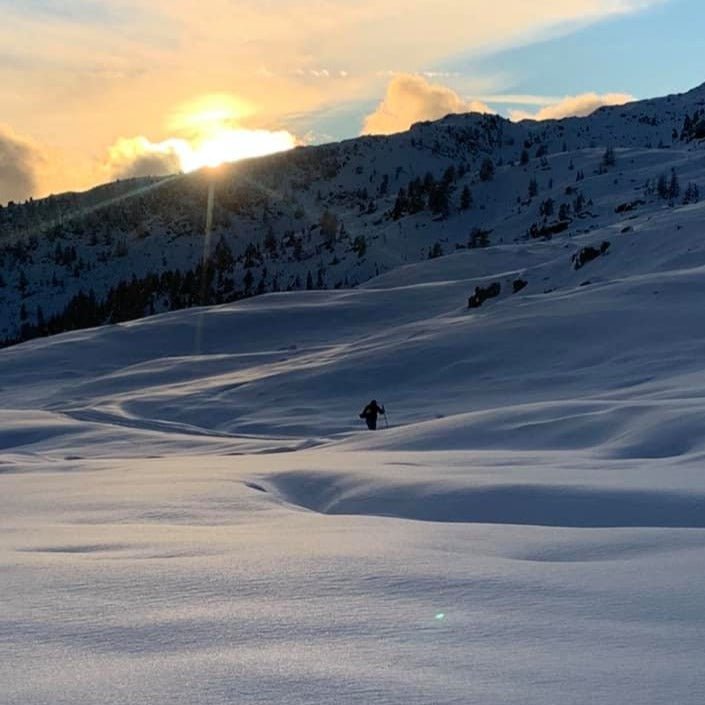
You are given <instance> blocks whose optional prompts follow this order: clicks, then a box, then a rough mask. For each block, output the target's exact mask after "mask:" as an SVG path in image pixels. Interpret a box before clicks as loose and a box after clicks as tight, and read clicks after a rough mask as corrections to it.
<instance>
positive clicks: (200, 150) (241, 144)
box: [180, 127, 296, 172]
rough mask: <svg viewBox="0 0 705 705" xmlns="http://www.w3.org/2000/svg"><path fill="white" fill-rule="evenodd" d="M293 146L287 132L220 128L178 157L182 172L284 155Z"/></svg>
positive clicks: (294, 142) (294, 143) (293, 141)
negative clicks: (267, 156)
mask: <svg viewBox="0 0 705 705" xmlns="http://www.w3.org/2000/svg"><path fill="white" fill-rule="evenodd" d="M295 146H296V138H295V137H294V136H293V135H292V134H291V133H290V132H287V131H286V130H279V131H276V132H272V131H270V130H249V129H246V128H238V127H234V128H225V127H221V128H218V129H216V130H212V131H211V132H210V134H208V135H204V136H203V137H201V138H199V139H197V140H195V141H194V142H193V143H192V144H190V145H189V147H190V148H189V149H188V150H186V151H185V152H184V153H183V154H181V155H180V159H181V167H182V169H183V170H184V171H187V172H188V171H195V170H196V169H201V168H203V167H206V166H208V167H216V166H220V165H221V164H225V163H227V162H236V161H239V160H241V159H249V158H250V157H263V156H265V155H267V154H274V153H275V152H284V151H286V150H288V149H292V148H293V147H295Z"/></svg>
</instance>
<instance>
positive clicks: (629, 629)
mask: <svg viewBox="0 0 705 705" xmlns="http://www.w3.org/2000/svg"><path fill="white" fill-rule="evenodd" d="M454 119H455V118H454ZM578 124H579V123H578ZM417 129H426V128H425V127H423V126H422V127H421V128H417ZM603 151H604V150H603ZM665 153H667V154H668V155H669V158H674V155H675V151H674V150H667V151H666V152H665ZM697 154H698V153H697V152H694V153H693V154H692V155H690V156H691V157H692V158H693V159H697V158H698V157H697ZM623 158H624V157H622V156H620V157H619V159H623ZM628 158H629V159H631V158H634V159H635V160H639V159H643V160H644V161H643V164H644V165H646V164H647V163H650V160H651V159H653V158H654V157H653V154H652V153H651V152H650V151H648V150H647V151H645V152H644V154H643V156H641V157H640V156H637V155H636V154H634V156H633V157H628ZM595 159H596V161H599V158H598V156H596V157H595ZM658 163H659V164H660V162H658ZM687 164H689V165H690V164H691V162H690V161H688V162H687ZM644 168H645V169H646V166H645V167H644ZM650 168H651V167H649V169H650ZM659 168H660V167H659ZM687 168H688V169H690V168H691V167H690V166H688V167H687ZM685 171H686V167H684V172H685ZM595 178H596V179H597V178H598V177H597V176H596V177H595ZM599 178H602V177H599ZM611 178H612V179H614V178H617V177H616V176H615V175H614V173H613V175H612V177H611ZM587 180H588V179H587V174H586V181H587ZM594 193H595V194H597V193H598V189H597V188H596V189H595V191H594ZM599 193H602V194H603V196H600V198H604V201H605V204H604V207H602V206H597V205H596V206H595V209H596V211H598V212H599V213H601V214H604V215H598V217H597V218H594V219H592V218H586V219H585V220H584V221H583V220H576V221H573V223H578V222H584V223H585V224H586V225H585V227H584V228H581V229H584V230H586V232H584V233H582V234H581V233H579V232H578V231H577V230H574V229H572V230H571V234H570V235H566V236H563V235H562V236H561V237H555V238H553V239H550V240H544V239H529V240H522V239H519V241H518V242H513V239H512V238H510V237H508V231H507V232H506V233H505V235H504V236H502V237H500V238H499V239H504V242H503V243H502V242H500V241H499V240H497V241H496V242H495V245H494V246H492V247H488V248H483V249H475V250H470V251H459V252H455V253H453V254H451V255H448V256H444V257H438V258H435V259H433V260H426V261H422V262H416V263H412V264H408V265H406V266H403V267H401V268H398V269H395V270H394V271H390V272H388V273H386V274H383V275H381V276H379V277H377V278H374V279H372V280H370V281H368V282H367V283H366V284H365V285H363V286H360V287H358V288H356V289H352V290H351V289H340V290H337V291H292V292H288V293H272V294H267V295H264V296H259V297H255V298H251V299H248V300H244V301H240V302H237V303H230V304H225V305H221V306H216V307H209V308H193V309H190V310H188V311H180V312H173V313H167V314H162V315H158V316H154V317H150V318H145V319H142V320H139V321H133V322H130V323H122V324H119V325H110V326H104V327H101V328H95V329H89V330H83V331H78V332H72V333H66V334H63V335H60V336H55V337H52V338H47V339H39V340H34V341H31V342H28V343H24V344H22V345H18V346H14V347H10V348H7V349H4V350H2V351H0V408H1V409H2V412H0V416H1V417H2V418H1V421H2V423H1V424H0V428H1V430H0V448H2V452H3V455H2V460H1V462H2V464H1V465H0V527H1V529H0V594H2V600H0V683H2V694H3V697H2V701H3V703H7V704H8V705H39V704H45V703H46V704H49V703H51V705H64V704H66V705H68V704H69V703H70V704H71V705H81V704H86V705H87V704H89V703H90V704H91V705H94V704H95V703H101V704H102V703H130V705H147V704H149V705H161V704H162V703H164V704H166V703H169V704H170V705H174V704H175V703H178V704H182V703H183V705H192V704H194V703H206V704H208V705H211V704H213V705H215V704H218V705H221V704H225V703H239V704H245V705H249V704H250V703H267V704H270V703H287V704H290V705H293V704H296V703H299V704H304V703H306V704H310V703H321V704H323V703H340V704H345V703H368V702H375V703H386V704H392V703H394V704H397V703H415V704H418V705H421V704H423V705H427V704H429V703H433V704H434V705H450V704H451V703H453V704H454V705H455V704H458V705H460V704H465V703H483V704H484V705H493V704H497V705H499V704H502V705H508V704H509V705H515V704H516V705H519V704H521V705H566V704H568V703H570V704H580V705H587V704H588V703H595V702H600V703H640V705H661V704H662V703H666V702H668V703H678V704H679V705H700V703H702V701H703V696H704V695H705V667H704V664H705V662H704V660H703V646H704V645H705V608H704V605H705V587H704V583H703V566H704V565H705V475H704V474H703V471H702V463H703V458H705V363H703V360H705V326H703V313H702V300H703V295H704V294H705V244H704V243H705V240H704V239H703V225H702V223H703V216H704V215H705V204H700V203H698V204H691V205H687V206H683V205H679V207H677V208H675V207H674V208H670V207H669V206H668V205H667V204H665V203H664V204H660V203H657V202H656V201H653V202H652V203H650V204H648V205H646V206H641V205H640V206H637V207H636V208H635V210H634V211H627V212H626V213H620V214H615V213H614V209H613V207H612V208H611V212H612V215H613V216H614V217H612V216H611V217H610V219H607V218H606V214H607V213H608V211H609V210H610V209H608V207H607V204H608V203H610V201H611V198H608V196H609V193H608V191H607V189H606V188H605V189H604V191H600V192H599ZM596 203H597V201H596ZM610 205H611V204H610ZM414 217H416V216H414ZM588 223H590V224H591V225H592V229H589V228H588V227H587V224H588ZM395 227H398V226H397V225H396V224H390V225H389V228H390V229H393V228H395ZM498 227H499V226H498ZM501 232H502V231H499V230H498V232H497V233H496V234H500V233H501ZM603 242H608V243H609V246H608V247H606V248H603V247H602V243H603ZM586 248H592V249H591V250H587V249H586ZM602 250H604V251H602ZM586 252H591V253H592V254H594V255H596V256H595V257H594V259H592V260H591V261H587V262H585V260H586V257H585V253H586ZM581 253H583V255H582V257H581V256H580V255H581ZM576 262H578V263H580V262H584V264H583V266H582V267H580V268H579V269H577V270H576V269H575V266H576ZM518 281H521V282H526V285H525V286H523V288H519V287H515V284H514V283H515V282H518ZM493 283H498V284H499V285H500V293H499V296H497V297H494V298H491V299H489V300H487V301H485V302H484V303H483V304H482V306H481V307H479V308H473V309H468V308H467V299H468V296H469V295H470V294H472V293H473V292H474V290H475V287H476V286H479V287H482V288H483V289H484V288H486V287H489V286H491V285H492V284H493ZM515 288H516V289H518V290H517V291H516V293H514V290H515ZM372 397H376V398H377V399H378V400H380V401H381V402H383V403H385V404H386V407H387V411H388V421H389V422H390V428H388V429H387V428H384V429H382V430H380V431H378V432H376V433H370V432H367V431H362V430H361V428H360V425H361V422H360V420H359V418H358V417H357V414H358V413H359V411H360V409H361V408H362V406H363V404H365V403H366V402H367V401H369V399H370V398H372ZM382 425H384V424H382Z"/></svg>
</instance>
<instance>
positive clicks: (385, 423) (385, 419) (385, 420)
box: [384, 406, 389, 428]
mask: <svg viewBox="0 0 705 705" xmlns="http://www.w3.org/2000/svg"><path fill="white" fill-rule="evenodd" d="M384 427H385V428H389V421H388V420H387V407H386V406H385V407H384Z"/></svg>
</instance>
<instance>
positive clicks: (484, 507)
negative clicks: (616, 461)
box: [267, 472, 705, 528]
mask: <svg viewBox="0 0 705 705" xmlns="http://www.w3.org/2000/svg"><path fill="white" fill-rule="evenodd" d="M267 484H268V485H269V486H270V489H271V491H272V492H274V493H275V495H277V496H278V497H279V498H281V499H282V500H283V501H285V502H288V503H290V504H292V505H295V506H298V507H302V508H304V509H308V510H311V511H315V512H319V513H321V514H345V515H362V516H378V517H394V518H398V519H412V520H416V521H432V522H452V523H457V522H463V523H476V524H515V525H530V526H558V527H572V528H580V527H583V528H609V527H671V528H705V495H703V494H685V493H676V492H667V491H654V490H625V489H611V488H592V487H576V486H560V485H520V484H513V485H491V486H449V485H441V486H439V485H434V484H432V483H428V484H420V483H414V484H379V483H376V482H365V481H359V482H358V481H356V480H355V479H352V478H350V477H345V476H336V475H324V474H320V473H305V472H294V473H284V474H280V475H276V476H274V477H273V478H270V479H269V481H268V483H267Z"/></svg>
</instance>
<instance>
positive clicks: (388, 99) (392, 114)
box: [362, 74, 493, 135]
mask: <svg viewBox="0 0 705 705" xmlns="http://www.w3.org/2000/svg"><path fill="white" fill-rule="evenodd" d="M468 112H479V113H491V112H493V111H492V110H491V109H490V108H489V107H488V106H487V105H485V103H481V102H479V101H470V102H467V101H464V100H463V99H462V98H461V97H460V96H459V95H458V94H457V93H456V92H455V91H454V90H452V89H451V88H447V87H446V86H440V85H437V84H432V83H429V82H428V81H427V80H426V79H425V78H424V77H423V76H417V75H411V74H399V75H398V76H395V77H394V78H393V79H392V80H391V81H390V82H389V85H388V86H387V93H386V95H385V96H384V100H382V102H381V103H380V104H379V105H378V106H377V109H376V110H375V111H374V112H373V113H372V114H371V115H368V116H367V117H366V118H365V123H364V126H363V128H362V134H365V135H370V134H376V135H389V134H392V133H394V132H403V131H404V130H408V129H409V127H410V126H411V125H413V124H414V123H415V122H419V121H421V120H437V119H438V118H442V117H444V116H446V115H449V114H450V113H468Z"/></svg>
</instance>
